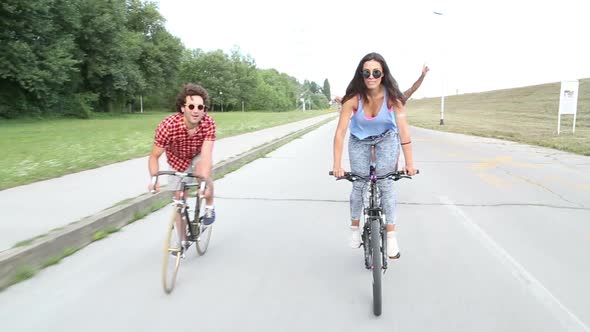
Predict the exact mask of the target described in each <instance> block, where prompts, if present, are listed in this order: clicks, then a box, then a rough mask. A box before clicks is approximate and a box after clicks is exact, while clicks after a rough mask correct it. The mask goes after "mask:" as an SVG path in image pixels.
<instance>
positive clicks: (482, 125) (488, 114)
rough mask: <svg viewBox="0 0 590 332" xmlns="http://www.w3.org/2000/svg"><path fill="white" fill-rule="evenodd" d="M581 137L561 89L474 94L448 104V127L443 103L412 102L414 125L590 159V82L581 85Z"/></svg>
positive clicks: (431, 100) (545, 87) (554, 85)
mask: <svg viewBox="0 0 590 332" xmlns="http://www.w3.org/2000/svg"><path fill="white" fill-rule="evenodd" d="M579 82H580V86H579V90H578V113H577V119H576V131H575V133H574V134H572V121H573V115H562V116H561V129H560V131H561V133H560V135H557V111H558V109H559V92H560V87H561V85H560V83H550V84H543V85H536V86H528V87H522V88H516V89H507V90H496V91H489V92H483V93H472V94H464V95H457V96H449V97H447V98H445V115H444V119H445V124H444V125H442V126H441V125H439V119H440V98H428V99H418V100H410V101H408V103H407V104H406V108H407V111H408V119H409V122H410V124H411V125H414V126H418V127H423V128H430V129H435V130H443V131H449V132H457V133H463V134H470V135H477V136H485V137H495V138H501V139H506V140H511V141H515V142H521V143H527V144H532V145H539V146H545V147H550V148H555V149H559V150H564V151H570V152H574V153H577V154H582V155H586V156H590V78H587V79H582V80H579Z"/></svg>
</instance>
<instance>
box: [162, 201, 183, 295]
mask: <svg viewBox="0 0 590 332" xmlns="http://www.w3.org/2000/svg"><path fill="white" fill-rule="evenodd" d="M178 218H180V213H179V212H178V211H177V210H174V213H172V218H170V222H169V223H168V226H167V229H166V240H165V242H164V259H163V262H162V285H163V286H164V291H165V292H166V294H170V292H172V290H173V289H174V285H175V284H176V276H177V274H178V268H179V267H180V259H181V256H182V249H181V241H180V234H179V229H178V227H176V223H177V220H178Z"/></svg>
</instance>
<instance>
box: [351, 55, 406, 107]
mask: <svg viewBox="0 0 590 332" xmlns="http://www.w3.org/2000/svg"><path fill="white" fill-rule="evenodd" d="M370 60H375V61H377V62H379V63H380V64H381V68H382V69H383V76H382V79H381V84H382V85H383V86H384V87H385V89H386V90H387V99H389V100H388V103H387V107H391V106H392V104H393V102H395V101H396V100H398V101H400V102H401V103H402V104H403V105H405V104H406V98H405V97H404V94H403V93H402V92H401V91H400V90H399V87H398V85H397V82H396V80H395V79H394V78H393V76H392V75H391V71H390V70H389V66H388V65H387V62H385V59H384V58H383V56H381V54H379V53H375V52H373V53H369V54H367V55H365V56H364V57H363V58H362V59H361V61H360V62H359V65H358V66H357V68H356V70H355V72H354V77H353V78H352V80H351V81H350V83H349V84H348V87H347V88H346V94H345V95H344V98H342V104H344V103H345V102H346V101H347V100H349V99H351V98H352V97H354V96H356V95H360V96H361V98H363V102H367V101H368V97H367V86H366V85H365V80H364V78H363V75H362V70H363V65H364V64H365V62H367V61H370Z"/></svg>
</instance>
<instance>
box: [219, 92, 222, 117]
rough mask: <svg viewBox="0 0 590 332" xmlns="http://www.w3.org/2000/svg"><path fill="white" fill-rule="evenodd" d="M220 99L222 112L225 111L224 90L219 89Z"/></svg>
mask: <svg viewBox="0 0 590 332" xmlns="http://www.w3.org/2000/svg"><path fill="white" fill-rule="evenodd" d="M219 100H220V101H221V112H223V91H219Z"/></svg>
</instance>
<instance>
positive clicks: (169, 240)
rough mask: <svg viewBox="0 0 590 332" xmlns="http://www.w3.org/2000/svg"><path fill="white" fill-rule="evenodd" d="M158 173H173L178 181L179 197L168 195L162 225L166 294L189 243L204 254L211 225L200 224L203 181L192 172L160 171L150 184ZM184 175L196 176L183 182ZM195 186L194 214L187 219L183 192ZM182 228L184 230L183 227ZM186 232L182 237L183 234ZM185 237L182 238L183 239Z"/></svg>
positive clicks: (163, 273) (170, 288) (172, 283)
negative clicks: (169, 207) (167, 210)
mask: <svg viewBox="0 0 590 332" xmlns="http://www.w3.org/2000/svg"><path fill="white" fill-rule="evenodd" d="M160 175H173V176H177V177H180V178H181V179H180V180H181V181H180V185H179V188H178V189H177V190H176V191H177V192H178V193H179V194H178V195H179V197H178V198H176V197H175V196H173V197H172V204H171V205H172V206H173V212H172V217H171V218H170V222H169V224H168V225H167V228H166V240H165V243H164V258H163V265H162V285H163V286H164V291H165V292H166V294H170V293H171V292H172V290H173V289H174V286H175V284H176V276H177V274H178V269H179V268H180V261H181V259H182V258H184V257H185V252H187V251H188V249H189V248H190V246H191V245H193V244H195V247H196V249H197V254H198V255H199V256H202V255H204V254H205V253H206V252H207V247H208V246H209V240H210V239H211V231H212V227H213V225H208V226H207V225H205V224H203V216H204V214H205V198H204V197H201V195H200V194H199V193H200V192H204V191H205V188H206V181H204V180H202V179H200V178H199V177H198V176H196V175H192V174H188V173H183V172H176V171H160V172H158V173H157V174H156V176H154V178H153V179H152V184H155V183H156V182H157V181H158V177H159V176H160ZM184 178H194V179H197V181H196V182H194V183H185V182H184V181H182V180H183V179H184ZM195 187H196V188H199V190H198V191H197V195H196V199H195V207H194V215H193V218H192V219H191V214H190V213H189V212H190V206H189V204H188V202H187V197H186V196H187V195H188V192H187V190H189V189H190V188H195ZM183 230H184V231H183ZM185 236H186V237H185ZM183 239H186V240H183Z"/></svg>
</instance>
